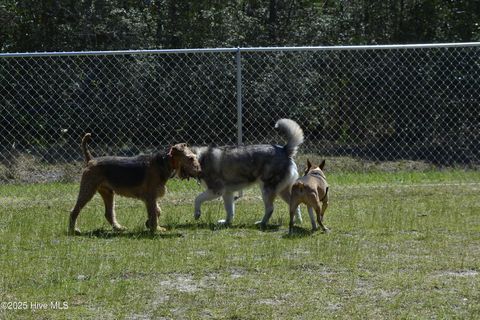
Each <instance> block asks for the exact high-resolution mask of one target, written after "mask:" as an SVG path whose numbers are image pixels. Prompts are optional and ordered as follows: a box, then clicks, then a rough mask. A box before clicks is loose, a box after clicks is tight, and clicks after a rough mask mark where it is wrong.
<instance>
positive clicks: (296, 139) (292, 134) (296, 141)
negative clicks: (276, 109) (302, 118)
mask: <svg viewBox="0 0 480 320" xmlns="http://www.w3.org/2000/svg"><path fill="white" fill-rule="evenodd" d="M275 128H276V129H278V130H279V131H280V133H282V134H284V135H285V136H286V137H287V144H286V145H285V146H284V148H285V150H286V151H287V154H288V156H289V157H291V158H293V157H294V156H295V155H296V154H297V150H298V146H299V145H301V144H302V142H303V130H302V128H300V126H299V125H298V123H296V122H295V121H293V120H290V119H280V120H278V121H277V123H276V124H275Z"/></svg>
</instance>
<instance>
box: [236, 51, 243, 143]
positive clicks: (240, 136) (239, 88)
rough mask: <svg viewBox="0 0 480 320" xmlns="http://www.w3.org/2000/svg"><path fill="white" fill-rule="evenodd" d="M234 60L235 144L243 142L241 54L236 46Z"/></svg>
mask: <svg viewBox="0 0 480 320" xmlns="http://www.w3.org/2000/svg"><path fill="white" fill-rule="evenodd" d="M235 61H236V65H237V75H236V79H237V85H236V91H237V145H239V146H241V145H242V144H243V131H242V125H243V110H242V56H241V52H240V48H239V47H237V53H236V54H235Z"/></svg>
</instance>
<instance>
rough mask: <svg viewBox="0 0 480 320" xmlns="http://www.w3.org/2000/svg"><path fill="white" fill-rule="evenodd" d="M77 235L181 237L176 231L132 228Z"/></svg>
mask: <svg viewBox="0 0 480 320" xmlns="http://www.w3.org/2000/svg"><path fill="white" fill-rule="evenodd" d="M78 236H80V237H86V238H101V239H112V238H130V239H171V238H182V237H183V234H182V233H180V232H176V231H166V232H155V233H151V232H150V231H148V230H132V231H128V230H126V231H113V230H105V229H96V230H93V231H88V232H82V233H80V234H79V235H78Z"/></svg>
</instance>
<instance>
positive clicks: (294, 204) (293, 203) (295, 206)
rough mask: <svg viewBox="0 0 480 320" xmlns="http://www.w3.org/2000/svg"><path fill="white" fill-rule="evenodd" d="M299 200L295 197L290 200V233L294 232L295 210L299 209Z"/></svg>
mask: <svg viewBox="0 0 480 320" xmlns="http://www.w3.org/2000/svg"><path fill="white" fill-rule="evenodd" d="M298 206H299V202H298V201H297V200H296V199H295V200H292V201H291V202H290V223H289V224H288V234H289V235H292V234H293V225H294V218H295V212H296V211H297V210H298Z"/></svg>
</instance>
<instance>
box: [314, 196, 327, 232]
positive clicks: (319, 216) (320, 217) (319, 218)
mask: <svg viewBox="0 0 480 320" xmlns="http://www.w3.org/2000/svg"><path fill="white" fill-rule="evenodd" d="M314 209H315V212H316V213H317V222H318V224H319V226H320V228H322V230H323V231H324V232H327V231H328V229H327V228H325V226H324V225H323V222H322V221H323V212H322V209H321V208H320V203H318V202H317V203H316V204H315V206H314ZM325 209H326V208H325ZM312 221H313V220H312ZM312 226H313V224H312Z"/></svg>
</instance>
